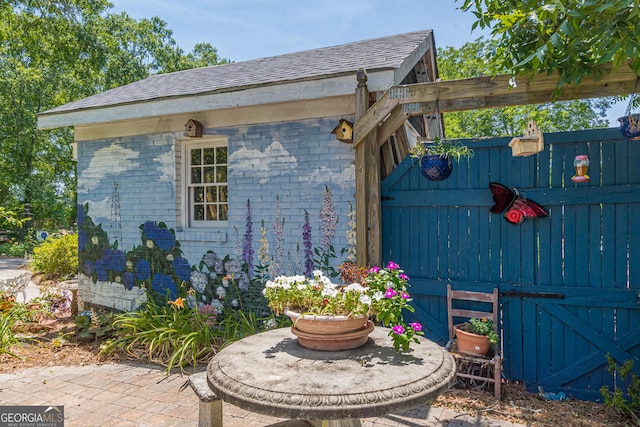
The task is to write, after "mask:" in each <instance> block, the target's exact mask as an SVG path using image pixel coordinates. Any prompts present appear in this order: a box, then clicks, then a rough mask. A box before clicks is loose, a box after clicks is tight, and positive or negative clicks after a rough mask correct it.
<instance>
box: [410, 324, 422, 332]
mask: <svg viewBox="0 0 640 427" xmlns="http://www.w3.org/2000/svg"><path fill="white" fill-rule="evenodd" d="M409 326H411V329H413V330H414V331H416V332H420V331H421V330H422V325H421V324H420V323H409Z"/></svg>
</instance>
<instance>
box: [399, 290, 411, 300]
mask: <svg viewBox="0 0 640 427" xmlns="http://www.w3.org/2000/svg"><path fill="white" fill-rule="evenodd" d="M400 296H401V297H402V298H404V299H409V298H410V297H409V294H408V293H406V292H404V291H403V292H402V293H401V294H400Z"/></svg>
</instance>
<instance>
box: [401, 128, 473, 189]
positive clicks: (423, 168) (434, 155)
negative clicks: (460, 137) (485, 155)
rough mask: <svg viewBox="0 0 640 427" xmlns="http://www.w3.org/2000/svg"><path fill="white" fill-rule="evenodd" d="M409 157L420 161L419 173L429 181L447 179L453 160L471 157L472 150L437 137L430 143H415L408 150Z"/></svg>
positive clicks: (457, 160) (451, 169)
mask: <svg viewBox="0 0 640 427" xmlns="http://www.w3.org/2000/svg"><path fill="white" fill-rule="evenodd" d="M409 153H410V154H411V157H413V158H416V159H419V160H420V172H421V173H422V175H423V176H424V177H425V178H427V179H428V180H430V181H442V180H443V179H447V178H448V177H449V175H451V172H452V171H453V160H455V161H456V162H460V160H461V159H462V158H464V157H473V154H474V153H473V150H472V149H471V148H469V147H467V146H466V145H463V144H460V143H459V142H457V141H452V142H448V141H446V140H444V139H440V138H438V137H436V138H435V140H434V141H432V142H420V141H419V142H417V143H416V144H415V145H414V146H413V147H411V149H410V150H409Z"/></svg>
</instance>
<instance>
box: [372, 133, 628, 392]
mask: <svg viewBox="0 0 640 427" xmlns="http://www.w3.org/2000/svg"><path fill="white" fill-rule="evenodd" d="M509 140H510V138H495V139H490V140H481V141H472V140H463V141H462V142H463V143H466V144H469V145H470V146H472V148H473V149H474V150H475V156H474V157H473V158H472V159H470V160H468V162H467V161H465V162H463V163H461V164H458V165H455V166H454V171H453V174H452V175H451V177H450V178H448V179H447V180H445V181H441V182H431V181H427V180H426V179H425V178H423V177H422V175H421V174H420V170H419V165H418V164H417V162H416V161H415V160H413V159H411V158H407V159H405V160H404V162H403V163H402V164H400V165H399V166H398V167H397V168H396V170H395V171H394V172H393V173H392V174H391V175H390V176H389V177H387V178H386V179H385V180H384V182H383V183H382V229H383V243H382V247H383V259H384V261H385V262H386V261H389V260H393V261H396V262H398V263H399V264H400V266H401V267H402V268H403V269H404V270H405V272H406V273H407V274H408V275H409V276H410V277H411V284H412V287H411V290H412V295H413V297H414V302H415V305H416V306H417V307H416V313H415V317H416V318H417V319H418V320H419V321H421V322H422V323H423V324H424V325H425V327H426V328H427V336H428V337H429V338H431V339H433V340H436V341H439V342H441V343H444V342H446V339H447V325H446V323H447V317H446V284H447V283H451V284H452V285H453V286H454V288H458V289H466V290H481V291H491V290H492V289H493V288H495V287H497V288H498V289H499V291H500V295H501V296H500V304H501V311H502V341H503V354H504V358H505V362H504V372H505V376H506V377H507V378H508V379H511V380H521V381H524V382H525V383H526V384H527V386H528V387H529V388H530V389H533V390H537V387H538V386H541V387H543V388H544V389H545V390H547V391H560V390H563V391H565V392H568V393H570V394H571V395H573V396H575V397H577V398H582V399H596V398H598V397H600V393H599V389H600V387H601V386H602V385H609V386H610V387H612V386H613V379H612V376H611V374H609V373H608V372H607V370H606V361H605V355H606V354H607V353H609V354H610V355H611V356H612V357H613V358H614V359H615V360H616V361H617V362H618V363H623V362H624V361H625V360H629V359H632V360H634V361H635V371H636V372H640V360H639V359H640V305H639V301H640V295H639V292H640V142H634V141H629V140H627V139H624V138H622V137H621V136H620V135H619V133H618V131H617V129H601V130H592V131H580V132H565V133H555V134H548V135H545V150H544V151H543V152H541V153H539V154H536V155H534V156H529V157H512V155H511V149H510V148H509V147H508V142H509ZM578 154H587V155H588V156H589V159H590V163H591V165H590V167H589V176H590V177H591V180H590V182H589V183H580V184H576V183H574V182H573V181H571V177H572V176H573V175H574V174H575V170H574V168H573V160H574V158H575V156H576V155H578ZM494 181H495V182H500V183H502V184H504V185H506V186H508V187H515V188H517V189H518V190H520V191H521V192H524V193H526V197H527V198H529V199H531V200H534V201H536V202H538V203H539V204H540V205H542V206H544V207H545V208H546V209H547V210H548V211H549V213H550V216H549V217H548V218H539V219H526V220H525V221H524V223H522V224H521V225H512V224H509V223H507V222H506V221H505V220H504V218H502V215H495V214H491V213H489V208H490V207H491V206H492V205H493V200H492V195H491V192H490V190H489V182H494Z"/></svg>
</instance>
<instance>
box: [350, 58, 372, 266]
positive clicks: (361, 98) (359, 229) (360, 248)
mask: <svg viewBox="0 0 640 427" xmlns="http://www.w3.org/2000/svg"><path fill="white" fill-rule="evenodd" d="M357 79H358V86H357V87H356V120H359V119H360V118H361V117H363V116H364V115H365V114H366V112H367V109H368V108H369V90H368V89H367V74H366V73H365V71H364V70H363V69H360V70H358V73H357ZM373 130H375V128H374V129H373ZM353 149H354V150H355V158H356V263H357V264H358V265H359V266H361V267H368V266H369V230H368V228H369V227H368V222H369V219H368V211H369V199H368V197H367V170H366V167H365V165H366V159H365V144H364V143H363V144H358V145H356V144H353Z"/></svg>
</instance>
